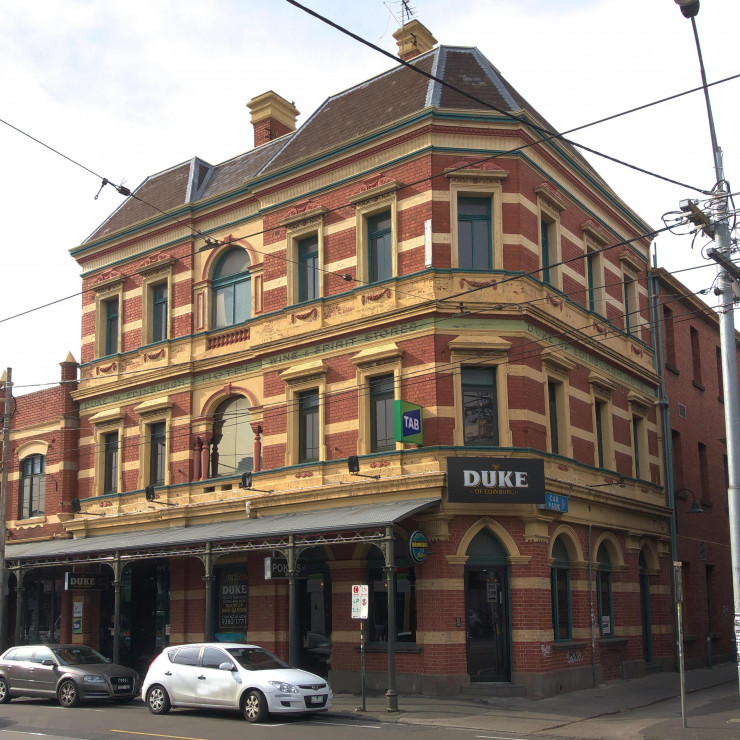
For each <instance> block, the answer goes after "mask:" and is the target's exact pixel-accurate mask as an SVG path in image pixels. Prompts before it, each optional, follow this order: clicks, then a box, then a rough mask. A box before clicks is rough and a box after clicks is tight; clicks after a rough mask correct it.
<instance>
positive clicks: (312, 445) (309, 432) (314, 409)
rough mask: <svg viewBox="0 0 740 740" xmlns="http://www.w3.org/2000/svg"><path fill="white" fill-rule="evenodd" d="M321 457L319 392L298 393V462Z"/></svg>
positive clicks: (313, 460) (311, 460)
mask: <svg viewBox="0 0 740 740" xmlns="http://www.w3.org/2000/svg"><path fill="white" fill-rule="evenodd" d="M318 459H319V392H318V390H310V391H303V392H302V393H299V394H298V462H299V463H305V462H315V461H316V460H318Z"/></svg>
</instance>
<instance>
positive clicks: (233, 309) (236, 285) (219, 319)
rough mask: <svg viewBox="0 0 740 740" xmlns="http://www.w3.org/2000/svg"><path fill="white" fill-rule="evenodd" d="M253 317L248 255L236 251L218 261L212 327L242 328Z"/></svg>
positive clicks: (237, 249) (241, 250) (238, 248)
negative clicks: (240, 326) (239, 325)
mask: <svg viewBox="0 0 740 740" xmlns="http://www.w3.org/2000/svg"><path fill="white" fill-rule="evenodd" d="M251 315H252V282H251V280H250V274H249V255H248V254H247V252H246V250H244V249H242V248H241V247H234V248H233V249H230V250H229V251H228V252H226V254H224V255H223V256H222V257H221V259H219V261H218V264H217V265H216V269H215V270H214V272H213V325H214V327H215V328H217V329H219V328H221V327H224V326H233V325H234V324H241V323H242V322H243V321H246V320H247V319H248V318H249V317H250V316H251Z"/></svg>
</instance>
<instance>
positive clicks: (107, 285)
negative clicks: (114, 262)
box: [90, 270, 126, 293]
mask: <svg viewBox="0 0 740 740" xmlns="http://www.w3.org/2000/svg"><path fill="white" fill-rule="evenodd" d="M125 279H126V278H125V277H124V276H123V275H122V274H121V273H120V272H119V271H118V270H107V271H106V272H102V273H100V275H96V276H95V277H94V278H93V279H92V280H91V281H90V288H91V289H92V290H94V291H95V292H96V293H102V292H104V291H106V290H110V289H111V288H114V287H117V286H119V285H123V281H124V280H125Z"/></svg>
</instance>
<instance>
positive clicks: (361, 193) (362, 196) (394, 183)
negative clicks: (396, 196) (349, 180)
mask: <svg viewBox="0 0 740 740" xmlns="http://www.w3.org/2000/svg"><path fill="white" fill-rule="evenodd" d="M400 187H401V183H400V182H399V181H398V180H391V179H389V178H387V177H385V176H384V175H376V176H375V177H371V178H370V179H368V180H365V181H364V182H362V183H360V185H359V186H358V187H357V189H356V190H354V191H353V192H352V193H351V194H350V195H349V197H348V198H347V202H348V203H354V204H355V205H356V204H358V203H362V202H364V201H366V200H371V199H377V198H380V196H386V197H387V196H389V195H391V194H392V193H395V191H396V190H398V188H400Z"/></svg>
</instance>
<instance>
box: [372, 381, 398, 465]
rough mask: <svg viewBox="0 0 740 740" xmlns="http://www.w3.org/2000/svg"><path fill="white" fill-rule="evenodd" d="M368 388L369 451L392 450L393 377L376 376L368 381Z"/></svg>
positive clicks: (393, 442) (393, 443)
mask: <svg viewBox="0 0 740 740" xmlns="http://www.w3.org/2000/svg"><path fill="white" fill-rule="evenodd" d="M368 385H369V387H370V451H371V452H382V451H384V450H393V449H395V447H396V442H395V439H394V437H393V399H394V379H393V375H392V374H391V375H378V376H376V377H372V378H369V379H368Z"/></svg>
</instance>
